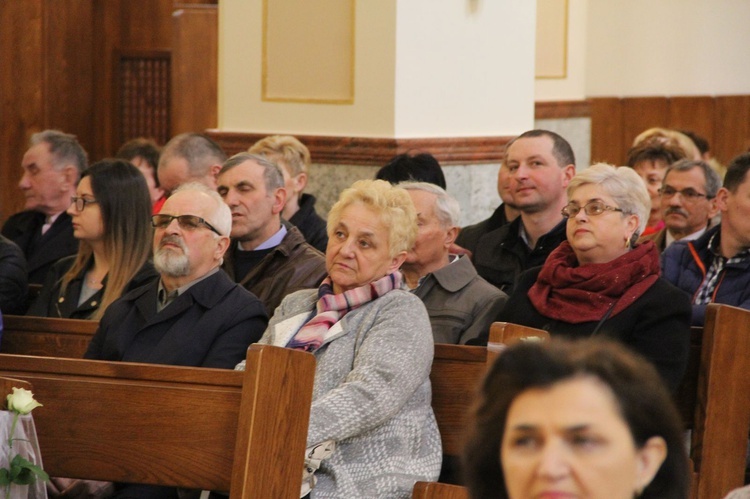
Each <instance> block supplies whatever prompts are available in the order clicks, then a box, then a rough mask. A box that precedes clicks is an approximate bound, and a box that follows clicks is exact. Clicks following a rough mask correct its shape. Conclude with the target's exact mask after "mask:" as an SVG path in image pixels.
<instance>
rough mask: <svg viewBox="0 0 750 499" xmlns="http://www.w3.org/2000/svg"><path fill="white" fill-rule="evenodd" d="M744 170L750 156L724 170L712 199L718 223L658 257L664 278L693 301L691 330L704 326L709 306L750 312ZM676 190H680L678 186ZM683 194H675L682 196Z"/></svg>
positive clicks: (749, 203)
mask: <svg viewBox="0 0 750 499" xmlns="http://www.w3.org/2000/svg"><path fill="white" fill-rule="evenodd" d="M748 171H750V153H745V154H741V155H740V156H737V157H736V158H735V159H734V160H732V162H731V163H730V165H729V167H728V168H727V173H726V176H725V177H724V186H723V187H721V188H720V189H719V190H718V191H717V193H716V198H715V199H716V201H715V202H716V206H717V208H718V210H719V211H720V212H721V223H720V224H718V225H717V226H716V227H712V228H710V229H708V230H707V231H706V232H705V233H704V234H703V235H702V236H700V237H699V238H698V239H695V240H693V241H685V240H684V238H683V240H681V241H677V242H675V243H674V244H672V245H671V246H670V247H669V248H667V249H666V250H665V251H664V253H662V274H663V276H664V278H666V279H667V280H668V281H670V282H671V283H672V284H674V285H675V286H677V287H678V288H680V289H682V290H683V291H685V292H686V293H688V294H689V295H690V296H691V297H692V303H693V318H692V323H693V325H695V326H701V325H703V321H704V316H705V311H706V305H707V304H708V303H725V304H727V305H733V306H736V307H741V308H746V309H750V181H749V180H748ZM669 178H671V176H670V177H668V179H669ZM665 184H666V181H665ZM674 189H675V191H676V190H678V189H677V187H676V186H675V187H674ZM686 189H687V187H683V188H682V189H679V190H681V191H683V192H684V191H685V190H686ZM701 193H702V191H701ZM662 195H664V194H662ZM675 195H676V192H675ZM679 195H680V196H682V193H680V194H679ZM687 197H689V196H687ZM698 197H701V196H698Z"/></svg>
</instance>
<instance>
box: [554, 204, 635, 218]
mask: <svg viewBox="0 0 750 499" xmlns="http://www.w3.org/2000/svg"><path fill="white" fill-rule="evenodd" d="M581 210H583V212H584V213H586V215H588V216H590V217H593V216H595V215H601V214H602V213H604V212H605V211H619V212H622V210H621V209H620V208H615V207H614V206H607V205H606V204H604V203H603V202H602V201H597V200H594V201H589V202H588V203H586V204H585V205H583V207H580V206H578V205H577V204H576V203H573V202H570V203H568V204H566V205H565V207H564V208H563V209H562V211H561V213H562V216H564V217H565V218H573V217H575V216H576V215H578V213H579V212H580V211H581Z"/></svg>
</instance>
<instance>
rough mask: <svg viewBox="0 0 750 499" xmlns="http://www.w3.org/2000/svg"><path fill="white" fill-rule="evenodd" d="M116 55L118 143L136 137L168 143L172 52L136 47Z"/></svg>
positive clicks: (118, 52)
mask: <svg viewBox="0 0 750 499" xmlns="http://www.w3.org/2000/svg"><path fill="white" fill-rule="evenodd" d="M116 54H117V55H116V57H115V59H116V60H117V71H116V77H115V81H116V85H117V91H116V93H115V98H116V101H117V103H118V108H117V129H118V130H119V137H118V143H120V144H122V143H124V142H125V141H127V140H130V139H133V138H135V137H148V138H152V139H154V140H156V142H157V143H159V144H164V143H166V142H167V141H168V140H169V138H170V126H169V123H170V95H169V94H170V79H171V70H170V65H171V53H170V52H169V51H159V50H136V51H127V52H120V51H116Z"/></svg>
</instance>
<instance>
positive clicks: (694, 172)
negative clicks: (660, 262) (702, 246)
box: [639, 159, 721, 252]
mask: <svg viewBox="0 0 750 499" xmlns="http://www.w3.org/2000/svg"><path fill="white" fill-rule="evenodd" d="M720 187H721V179H720V178H719V175H718V174H717V173H716V171H714V169H713V168H711V166H710V165H709V164H708V163H706V162H705V161H697V160H690V159H682V160H679V161H677V162H676V163H674V164H672V165H671V166H669V167H668V168H667V171H666V173H665V174H664V180H663V181H662V185H661V188H660V189H659V196H660V197H659V202H660V208H661V216H662V220H664V227H663V228H662V229H661V230H659V231H658V232H655V233H653V234H649V235H647V236H643V237H641V239H640V241H639V242H645V241H653V242H654V244H656V247H657V249H658V250H659V251H660V252H663V251H664V250H665V249H666V248H668V247H669V246H671V245H672V243H673V242H675V241H680V240H682V241H692V240H694V239H698V238H699V237H700V236H702V235H703V233H704V232H706V229H707V228H708V226H709V224H710V223H711V219H712V218H713V217H715V216H716V215H717V213H718V209H717V208H716V193H717V192H718V191H719V188H720Z"/></svg>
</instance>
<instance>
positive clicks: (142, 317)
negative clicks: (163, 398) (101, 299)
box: [85, 270, 268, 369]
mask: <svg viewBox="0 0 750 499" xmlns="http://www.w3.org/2000/svg"><path fill="white" fill-rule="evenodd" d="M158 285H159V280H158V279H157V280H155V281H153V282H151V283H149V284H146V285H145V286H141V287H140V288H138V289H135V290H133V291H131V292H130V293H128V294H127V295H125V296H123V297H122V298H120V299H119V300H117V301H115V302H114V303H112V305H110V306H109V308H107V311H106V312H105V313H104V316H103V317H102V320H101V321H100V323H99V329H98V330H97V331H96V334H95V335H94V337H93V339H92V340H91V344H89V348H88V350H87V351H86V355H85V357H86V358H87V359H97V360H113V361H125V362H145V363H148V364H170V365H175V366H194V367H215V368H223V369H233V368H234V366H236V365H237V364H238V363H239V362H240V361H241V360H244V359H245V355H246V351H247V347H248V346H249V345H250V344H251V343H255V342H256V341H258V340H259V339H260V337H261V336H262V335H263V332H264V331H265V329H266V325H267V324H268V316H267V315H266V312H265V310H264V308H263V304H262V303H261V302H260V301H259V300H258V299H257V298H256V297H255V296H254V295H253V294H252V293H250V292H249V291H247V290H246V289H244V288H243V287H242V286H240V285H239V284H235V283H233V282H232V281H231V279H229V277H228V276H227V275H226V274H225V273H224V272H223V271H221V270H219V271H218V272H216V273H215V274H213V275H211V276H209V277H206V278H205V279H203V280H202V281H200V282H197V283H196V284H194V285H193V286H191V287H190V288H189V289H188V290H187V291H185V292H184V293H183V294H181V295H180V296H178V297H177V298H176V299H175V300H174V301H173V302H172V303H170V304H169V305H167V307H166V308H164V309H163V310H162V311H161V312H158V313H157V311H156V300H157V290H158Z"/></svg>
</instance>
